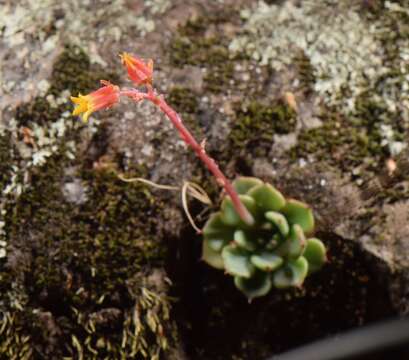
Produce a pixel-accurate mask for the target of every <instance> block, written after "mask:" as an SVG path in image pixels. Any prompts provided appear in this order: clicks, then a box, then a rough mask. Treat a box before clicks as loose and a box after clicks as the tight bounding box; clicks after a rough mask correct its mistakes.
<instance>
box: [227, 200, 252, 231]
mask: <svg viewBox="0 0 409 360" xmlns="http://www.w3.org/2000/svg"><path fill="white" fill-rule="evenodd" d="M239 197H240V200H241V202H242V203H243V205H244V206H245V207H246V208H247V210H248V211H249V212H250V213H251V214H252V215H253V216H256V214H257V208H256V203H255V201H254V199H253V198H251V197H250V196H247V195H239ZM221 208H222V215H221V216H222V217H221V218H222V220H223V222H224V223H225V224H226V225H229V226H237V225H239V224H240V225H245V224H244V223H243V221H242V220H241V218H240V216H239V215H238V214H237V212H236V209H235V208H234V206H233V202H232V200H231V199H230V197H229V196H226V197H225V198H224V200H223V202H222V205H221Z"/></svg>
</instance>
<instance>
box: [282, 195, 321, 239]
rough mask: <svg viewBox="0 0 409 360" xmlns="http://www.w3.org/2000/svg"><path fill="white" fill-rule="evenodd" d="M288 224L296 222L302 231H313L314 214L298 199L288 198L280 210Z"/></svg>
mask: <svg viewBox="0 0 409 360" xmlns="http://www.w3.org/2000/svg"><path fill="white" fill-rule="evenodd" d="M281 212H282V213H283V214H284V216H285V217H286V218H287V220H288V222H289V223H290V224H298V225H300V226H301V228H302V229H303V231H304V233H306V234H308V233H311V232H312V231H314V216H313V214H312V209H311V208H310V207H309V206H308V205H307V204H305V203H303V202H301V201H298V200H293V199H291V200H288V201H287V203H286V204H285V206H284V208H283V209H282V210H281Z"/></svg>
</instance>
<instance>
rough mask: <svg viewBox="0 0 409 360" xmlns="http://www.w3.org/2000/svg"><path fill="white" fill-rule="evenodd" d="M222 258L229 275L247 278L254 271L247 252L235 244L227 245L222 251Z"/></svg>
mask: <svg viewBox="0 0 409 360" xmlns="http://www.w3.org/2000/svg"><path fill="white" fill-rule="evenodd" d="M222 258H223V262H224V268H225V270H226V272H228V273H229V274H231V275H234V276H240V277H244V278H249V277H251V275H252V274H253V272H254V266H253V265H252V264H251V263H250V259H249V255H248V253H247V252H246V251H244V250H243V249H240V248H239V247H237V246H234V245H227V246H226V247H225V248H224V249H223V251H222Z"/></svg>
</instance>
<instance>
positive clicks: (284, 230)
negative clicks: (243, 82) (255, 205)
mask: <svg viewBox="0 0 409 360" xmlns="http://www.w3.org/2000/svg"><path fill="white" fill-rule="evenodd" d="M264 216H265V218H266V219H268V220H270V221H271V222H272V223H273V224H274V225H275V226H276V227H277V229H278V230H279V231H280V233H281V234H282V235H283V236H287V235H288V233H289V231H290V227H289V226H288V222H287V220H286V218H285V216H284V215H283V214H280V213H278V212H275V211H267V212H266V213H265V214H264Z"/></svg>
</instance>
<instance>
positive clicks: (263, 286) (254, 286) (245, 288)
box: [234, 271, 272, 300]
mask: <svg viewBox="0 0 409 360" xmlns="http://www.w3.org/2000/svg"><path fill="white" fill-rule="evenodd" d="M234 284H235V285H236V287H237V289H239V290H240V291H241V292H243V293H244V295H246V296H247V298H248V299H249V300H252V299H254V298H256V297H260V296H264V295H266V294H268V292H269V291H270V290H271V286H272V281H271V277H270V276H269V274H267V273H263V272H261V271H258V272H257V273H255V274H254V275H253V276H252V277H251V278H250V279H246V278H243V277H240V276H236V277H235V278H234Z"/></svg>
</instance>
